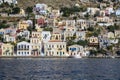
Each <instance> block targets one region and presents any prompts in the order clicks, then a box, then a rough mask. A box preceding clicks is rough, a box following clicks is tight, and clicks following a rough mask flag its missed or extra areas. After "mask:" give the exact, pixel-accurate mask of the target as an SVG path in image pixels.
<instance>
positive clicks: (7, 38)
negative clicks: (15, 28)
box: [3, 34, 17, 43]
mask: <svg viewBox="0 0 120 80" xmlns="http://www.w3.org/2000/svg"><path fill="white" fill-rule="evenodd" d="M16 37H17V35H16V34H15V35H9V34H4V36H3V40H4V42H14V43H15V42H16Z"/></svg>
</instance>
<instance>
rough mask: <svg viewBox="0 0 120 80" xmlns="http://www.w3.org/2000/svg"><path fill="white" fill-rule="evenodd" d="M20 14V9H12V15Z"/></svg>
mask: <svg viewBox="0 0 120 80" xmlns="http://www.w3.org/2000/svg"><path fill="white" fill-rule="evenodd" d="M19 13H20V8H19V7H15V8H12V14H19Z"/></svg>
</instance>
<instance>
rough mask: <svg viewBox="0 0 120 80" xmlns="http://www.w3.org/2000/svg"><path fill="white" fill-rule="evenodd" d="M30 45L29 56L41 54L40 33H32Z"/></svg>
mask: <svg viewBox="0 0 120 80" xmlns="http://www.w3.org/2000/svg"><path fill="white" fill-rule="evenodd" d="M30 44H31V50H32V52H31V55H32V56H40V54H41V33H40V32H32V36H31V38H30Z"/></svg>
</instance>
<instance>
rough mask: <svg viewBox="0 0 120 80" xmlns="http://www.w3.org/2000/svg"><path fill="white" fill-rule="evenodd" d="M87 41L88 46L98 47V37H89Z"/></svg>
mask: <svg viewBox="0 0 120 80" xmlns="http://www.w3.org/2000/svg"><path fill="white" fill-rule="evenodd" d="M88 41H89V46H98V45H99V40H98V37H94V36H92V37H89V38H88Z"/></svg>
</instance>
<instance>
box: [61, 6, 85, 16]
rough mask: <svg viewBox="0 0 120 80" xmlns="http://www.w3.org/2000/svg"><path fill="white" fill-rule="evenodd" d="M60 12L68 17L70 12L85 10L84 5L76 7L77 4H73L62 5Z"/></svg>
mask: <svg viewBox="0 0 120 80" xmlns="http://www.w3.org/2000/svg"><path fill="white" fill-rule="evenodd" d="M60 11H61V12H63V15H62V16H63V17H69V16H70V15H71V14H75V13H76V12H80V11H86V8H85V7H77V6H73V7H70V8H69V7H62V8H61V10H60Z"/></svg>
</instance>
